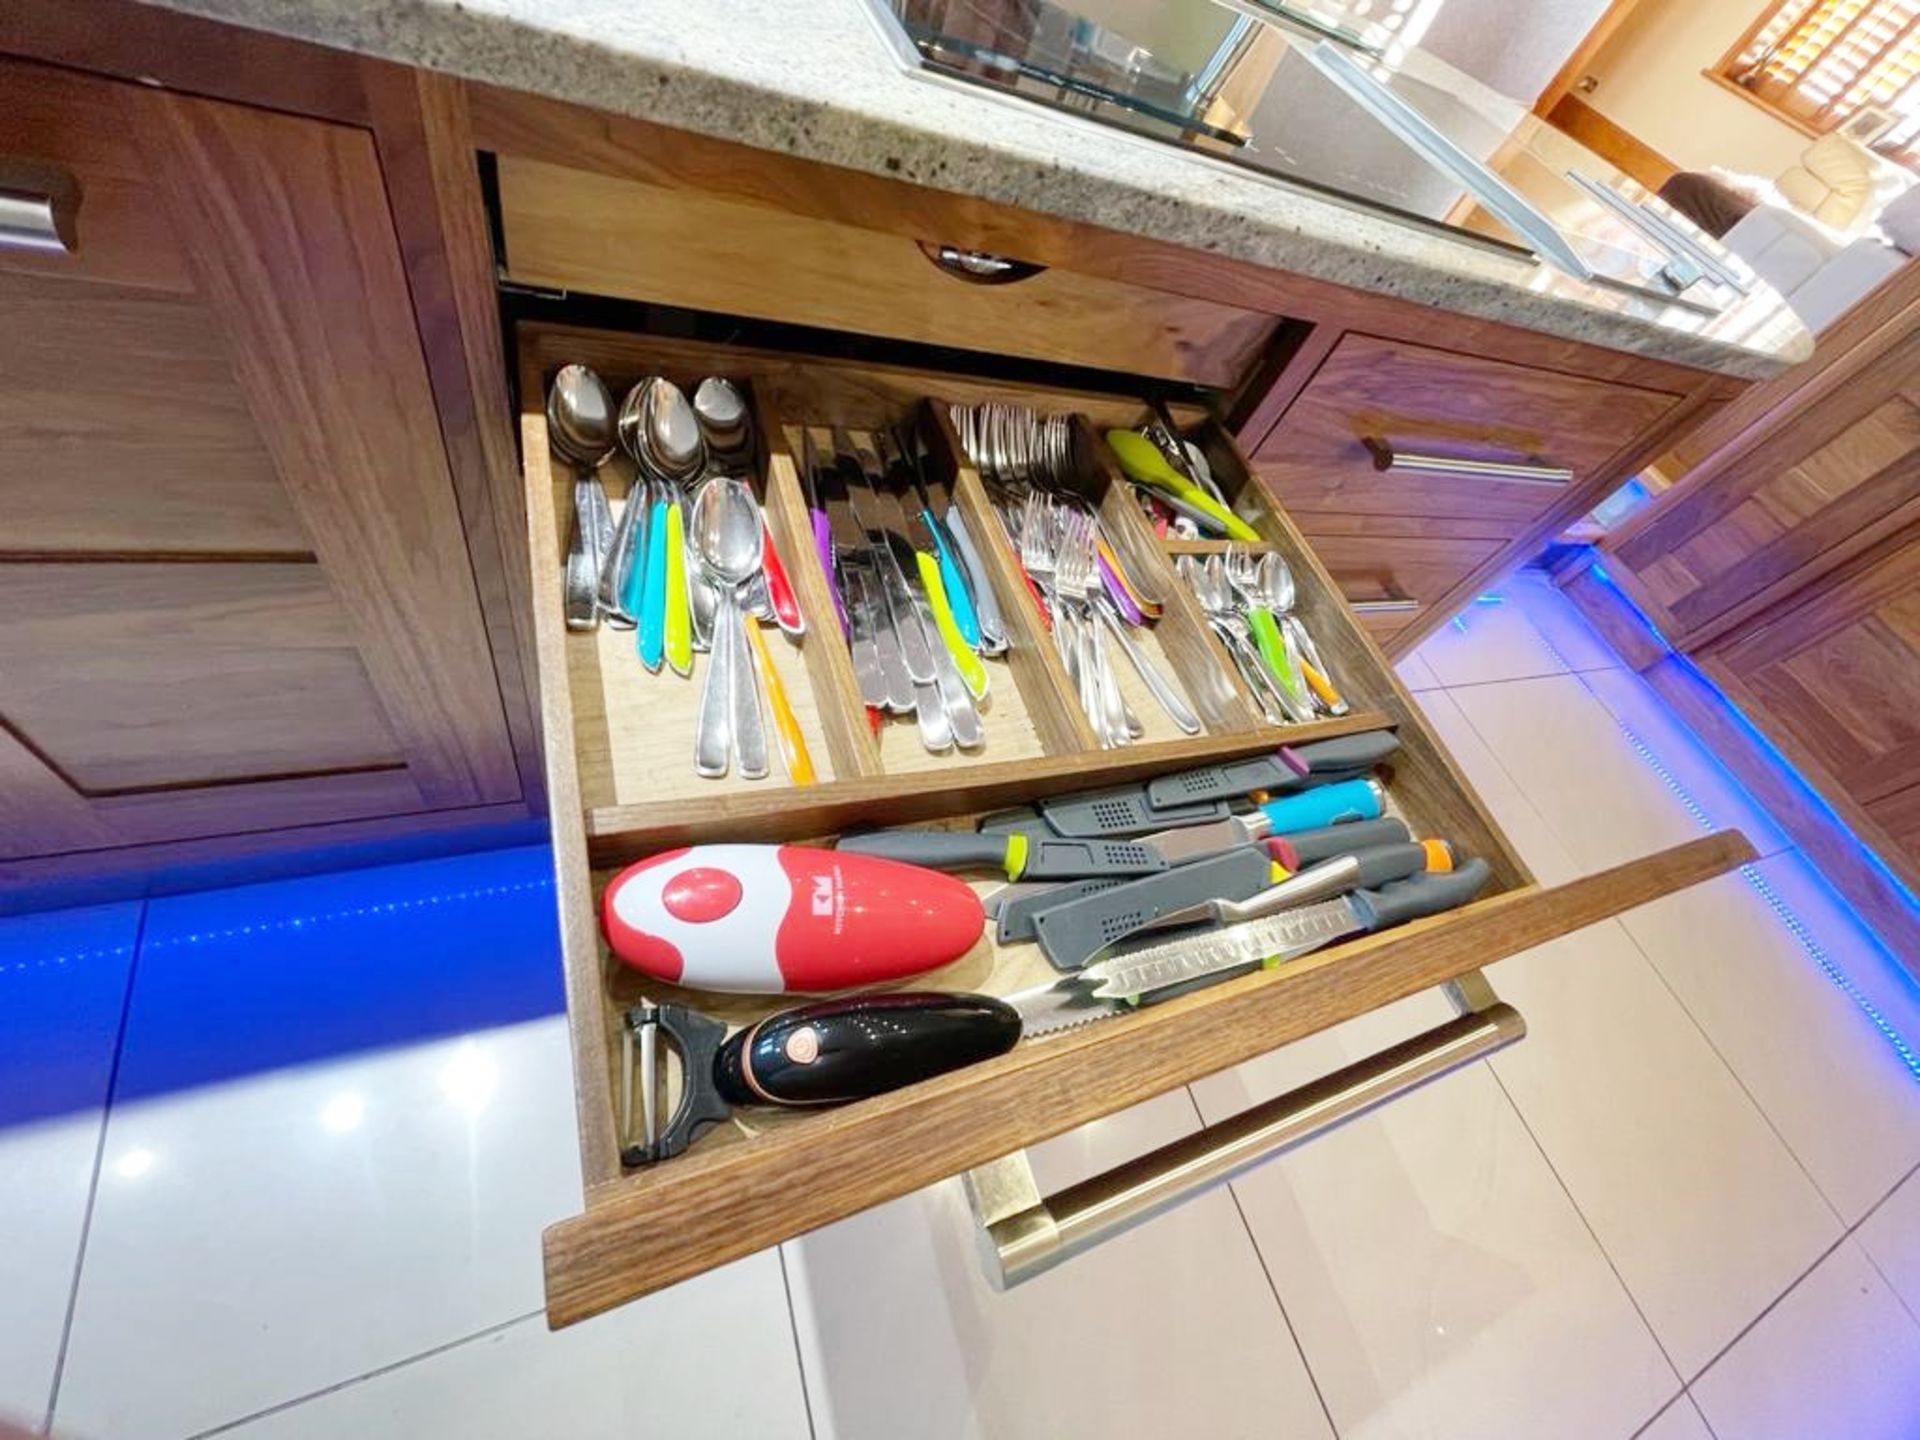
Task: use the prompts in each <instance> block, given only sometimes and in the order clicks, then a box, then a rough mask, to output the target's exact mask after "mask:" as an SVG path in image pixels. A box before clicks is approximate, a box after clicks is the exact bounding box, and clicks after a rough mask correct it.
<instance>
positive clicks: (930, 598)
mask: <svg viewBox="0 0 1920 1440" xmlns="http://www.w3.org/2000/svg"><path fill="white" fill-rule="evenodd" d="M913 558H914V562H915V564H917V565H918V566H919V568H920V588H921V589H923V590H925V591H926V592H927V602H928V604H930V605H931V606H932V607H933V623H934V626H935V627H936V628H937V629H938V630H939V631H940V639H941V641H942V642H943V643H944V644H945V645H946V647H947V653H948V654H949V655H951V656H953V664H954V668H955V669H956V670H958V671H959V672H960V678H961V679H962V680H963V681H965V682H966V686H967V689H968V690H969V691H970V692H972V695H973V698H974V699H976V700H978V699H980V698H981V697H983V696H984V695H985V694H986V693H987V667H986V666H985V665H982V664H981V663H980V657H979V656H978V655H976V654H974V653H973V647H972V646H971V645H969V644H967V637H966V636H964V635H962V634H961V633H960V626H959V623H958V622H957V621H955V619H954V618H953V606H952V605H951V604H949V603H948V601H947V587H946V586H945V585H943V584H941V583H940V562H939V561H937V560H935V559H934V558H933V556H931V555H929V554H928V553H927V552H926V551H924V550H916V551H914V552H913Z"/></svg>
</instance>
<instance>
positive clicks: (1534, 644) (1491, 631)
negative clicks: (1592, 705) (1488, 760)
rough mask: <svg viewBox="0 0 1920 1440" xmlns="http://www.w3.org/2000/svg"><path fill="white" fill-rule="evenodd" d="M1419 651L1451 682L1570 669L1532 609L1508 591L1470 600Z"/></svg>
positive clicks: (1561, 672)
mask: <svg viewBox="0 0 1920 1440" xmlns="http://www.w3.org/2000/svg"><path fill="white" fill-rule="evenodd" d="M1414 653H1415V654H1417V655H1418V656H1419V657H1420V658H1421V659H1422V660H1424V661H1426V662H1427V665H1428V667H1429V668H1430V669H1431V670H1432V671H1433V673H1434V675H1435V676H1436V677H1438V679H1439V681H1440V683H1441V684H1442V685H1445V686H1448V687H1453V686H1457V685H1484V684H1487V683H1488V682H1489V681H1494V680H1525V679H1528V678H1530V677H1533V676H1537V675H1564V674H1565V673H1566V671H1567V667H1566V666H1565V665H1564V664H1563V663H1562V662H1561V659H1560V656H1559V655H1558V654H1556V653H1555V651H1554V649H1553V647H1552V646H1551V645H1549V644H1548V643H1547V642H1546V639H1545V637H1544V636H1542V635H1541V633H1540V631H1539V630H1538V629H1536V628H1535V626H1534V624H1533V622H1532V621H1531V620H1529V619H1528V618H1527V612H1526V611H1525V610H1524V609H1522V608H1521V607H1520V606H1518V605H1515V604H1513V603H1511V602H1510V601H1509V600H1508V599H1507V597H1506V596H1505V595H1504V594H1492V595H1488V596H1486V597H1484V598H1482V599H1480V600H1476V601H1474V602H1473V603H1471V604H1469V605H1468V606H1467V607H1466V608H1465V609H1463V610H1462V611H1461V612H1460V613H1459V614H1458V615H1455V616H1454V617H1453V618H1452V619H1451V620H1449V621H1447V623H1446V624H1444V625H1442V626H1441V627H1440V628H1439V629H1438V630H1435V631H1434V632H1433V633H1432V634H1431V635H1429V636H1428V637H1427V638H1426V639H1424V640H1422V641H1421V642H1420V644H1419V647H1418V648H1417V649H1416V650H1415V651H1414Z"/></svg>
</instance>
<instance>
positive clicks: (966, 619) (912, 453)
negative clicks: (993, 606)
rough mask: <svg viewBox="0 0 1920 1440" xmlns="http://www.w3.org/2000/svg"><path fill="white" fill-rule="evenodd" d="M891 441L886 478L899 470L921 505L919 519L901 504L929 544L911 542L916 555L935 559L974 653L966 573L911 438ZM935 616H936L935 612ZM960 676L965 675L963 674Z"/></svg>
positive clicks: (976, 637)
mask: <svg viewBox="0 0 1920 1440" xmlns="http://www.w3.org/2000/svg"><path fill="white" fill-rule="evenodd" d="M890 439H891V446H890V448H891V450H892V452H893V457H894V460H895V462H896V463H895V464H894V465H889V467H888V471H889V474H891V473H892V472H893V471H894V470H895V469H898V470H899V471H900V473H901V474H902V475H903V476H904V478H905V479H906V480H907V482H908V483H910V484H911V485H912V486H913V493H914V497H915V498H916V499H917V500H918V501H919V504H920V508H919V513H918V515H917V516H915V515H914V513H913V510H912V508H911V507H909V506H906V502H905V501H904V500H903V501H902V502H901V503H902V505H903V507H905V508H906V509H907V513H908V518H909V519H918V520H919V522H920V525H921V527H922V528H923V530H924V536H925V540H926V541H927V542H929V543H927V544H923V543H922V540H921V538H920V537H918V536H916V537H914V540H913V548H914V549H915V550H916V551H920V550H926V549H930V550H931V551H932V553H933V557H934V559H935V560H936V561H937V562H938V564H939V569H940V588H941V590H942V591H943V592H945V597H946V608H947V610H948V613H949V614H950V615H951V616H952V619H953V626H954V629H956V630H958V631H959V632H960V636H961V640H962V642H963V643H964V644H965V645H966V647H967V648H968V650H969V651H973V650H977V649H979V647H980V619H979V616H978V615H976V614H975V613H974V603H973V587H972V584H971V582H970V581H969V580H968V579H967V575H966V572H965V571H964V570H962V569H961V568H960V558H959V556H958V555H956V554H955V553H954V547H953V545H952V544H951V543H950V542H949V541H948V538H947V534H946V526H944V525H943V524H941V523H940V519H939V517H938V516H936V515H935V514H934V513H933V497H932V496H930V495H928V494H927V487H926V482H925V481H924V480H923V479H922V478H921V474H920V456H919V453H918V452H917V451H916V450H914V449H912V448H911V447H912V445H913V437H912V436H910V435H908V436H903V435H902V434H901V433H900V432H899V431H897V430H896V431H895V432H893V434H892V436H891V437H890ZM935 613H936V614H937V613H938V610H937V609H936V611H935ZM954 658H955V660H956V661H957V660H958V659H959V657H958V656H955V657H954ZM962 673H963V674H964V673H965V672H964V670H963V671H962ZM968 684H969V685H971V684H972V682H971V681H969V682H968ZM974 693H975V694H976V695H977V694H980V693H982V692H980V691H977V690H976V691H975V692H974Z"/></svg>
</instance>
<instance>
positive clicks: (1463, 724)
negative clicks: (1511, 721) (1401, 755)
mask: <svg viewBox="0 0 1920 1440" xmlns="http://www.w3.org/2000/svg"><path fill="white" fill-rule="evenodd" d="M1420 708H1421V709H1422V710H1423V711H1424V712H1425V713H1426V717H1427V720H1428V722H1429V723H1430V724H1431V725H1432V726H1433V730H1434V733H1435V734H1436V735H1438V736H1439V738H1440V743H1441V744H1442V745H1444V746H1446V747H1447V753H1448V754H1450V755H1452V756H1453V758H1454V761H1455V762H1456V763H1457V764H1458V765H1459V766H1460V768H1461V770H1462V771H1464V772H1465V773H1466V777H1467V783H1468V784H1470V785H1471V786H1473V790H1474V793H1475V794H1477V795H1478V796H1479V797H1480V799H1481V801H1482V802H1483V803H1484V804H1485V805H1486V807H1487V809H1488V810H1489V811H1490V812H1492V814H1493V818H1494V821H1495V823H1496V824H1498V825H1499V827H1500V829H1501V831H1502V832H1503V833H1504V834H1505V835H1506V837H1507V839H1508V841H1509V842H1511V843H1512V845H1513V847H1514V849H1516V850H1517V851H1519V853H1520V858H1521V859H1522V860H1524V861H1525V862H1526V863H1527V867H1528V868H1529V869H1531V870H1532V871H1533V874H1534V878H1535V879H1536V880H1538V881H1539V882H1540V883H1541V884H1542V885H1561V884H1564V883H1566V882H1567V881H1569V880H1575V879H1578V878H1579V876H1580V867H1579V866H1578V865H1576V864H1575V863H1574V860H1573V857H1572V856H1571V855H1569V854H1568V853H1567V847H1566V846H1564V845H1562V844H1561V843H1560V840H1559V838H1558V837H1557V836H1556V835H1555V834H1554V833H1553V830H1552V828H1551V827H1550V826H1549V825H1548V824H1547V822H1546V819H1545V817H1543V816H1542V815H1541V814H1540V812H1539V811H1538V810H1536V809H1535V808H1534V806H1533V802H1532V801H1530V800H1528V799H1527V797H1526V795H1525V794H1524V793H1523V792H1522V791H1521V789H1520V787H1519V786H1518V785H1517V784H1516V783H1515V782H1514V779H1513V777H1512V776H1511V775H1509V774H1508V773H1507V770H1506V767H1505V766H1503V765H1502V764H1501V763H1500V759H1499V757H1498V756H1496V755H1495V754H1494V753H1493V751H1491V750H1489V749H1488V748H1487V742H1486V741H1484V740H1482V739H1481V738H1480V733H1479V732H1478V731H1477V730H1475V729H1474V728H1473V726H1472V724H1470V723H1469V722H1468V720H1467V717H1466V715H1465V713H1464V712H1463V711H1462V710H1461V709H1460V706H1459V703H1458V702H1457V701H1456V700H1455V699H1454V698H1453V696H1452V695H1451V694H1450V693H1449V692H1447V691H1444V690H1440V691H1429V692H1428V693H1426V694H1424V695H1422V696H1421V697H1420Z"/></svg>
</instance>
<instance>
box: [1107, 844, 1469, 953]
mask: <svg viewBox="0 0 1920 1440" xmlns="http://www.w3.org/2000/svg"><path fill="white" fill-rule="evenodd" d="M1274 843H1276V844H1279V843H1284V842H1274ZM1228 853H1232V852H1228ZM1191 868H1193V867H1191V866H1186V865H1183V866H1180V867H1179V870H1187V869H1191ZM1452 869H1453V847H1452V846H1451V845H1449V844H1447V842H1446V841H1444V840H1420V841H1412V840H1409V841H1406V842H1404V843H1402V844H1399V845H1377V846H1372V847H1369V848H1367V849H1363V850H1350V851H1348V852H1346V853H1345V854H1342V855H1336V856H1333V857H1331V858H1329V859H1326V860H1321V861H1318V862H1316V863H1315V864H1312V865H1309V866H1307V867H1306V868H1305V869H1304V870H1300V871H1297V872H1296V873H1294V874H1291V875H1288V876H1287V877H1286V878H1285V879H1283V880H1281V881H1279V882H1278V883H1277V884H1275V885H1273V886H1272V887H1270V888H1268V889H1266V890H1263V891H1261V892H1260V893H1259V894H1257V895H1250V896H1247V897H1246V898H1244V899H1233V898H1224V897H1220V896H1212V897H1209V898H1207V899H1205V900H1201V901H1199V902H1197V903H1196V904H1193V905H1189V906H1186V907H1184V908H1182V909H1178V910H1169V911H1168V912H1167V913H1165V914H1164V915H1160V916H1157V917H1155V918H1154V919H1153V920H1152V921H1150V922H1147V923H1145V924H1142V925H1141V926H1140V927H1139V928H1140V930H1142V931H1151V930H1172V929H1177V928H1178V927H1180V926H1182V925H1203V924H1213V925H1238V924H1242V923H1244V922H1245V921H1248V920H1258V919H1261V918H1262V917H1263V916H1267V915H1272V914H1276V913H1277V912H1279V911H1281V910H1289V909H1292V908H1293V907H1294V906H1296V905H1305V904H1309V903H1311V902H1312V901H1315V900H1326V899H1330V898H1331V897H1333V896H1335V895H1342V894H1345V893H1346V892H1347V891H1349V890H1360V889H1367V890H1377V889H1379V888H1380V887H1381V886H1382V885H1391V884H1392V883H1393V882H1394V881H1396V880H1404V879H1406V878H1407V877H1408V876H1409V875H1419V874H1422V873H1427V874H1435V875H1444V874H1446V873H1447V872H1448V871H1450V870H1452ZM1179 870H1176V871H1175V872H1174V873H1175V874H1178V873H1179Z"/></svg>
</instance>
